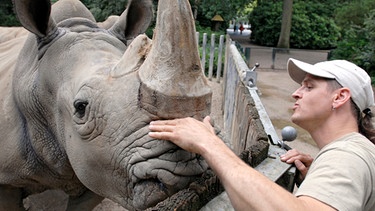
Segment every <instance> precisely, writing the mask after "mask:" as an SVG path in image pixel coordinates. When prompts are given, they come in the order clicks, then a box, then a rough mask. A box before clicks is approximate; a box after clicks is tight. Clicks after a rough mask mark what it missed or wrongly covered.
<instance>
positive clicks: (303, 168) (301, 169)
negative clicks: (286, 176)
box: [294, 160, 308, 177]
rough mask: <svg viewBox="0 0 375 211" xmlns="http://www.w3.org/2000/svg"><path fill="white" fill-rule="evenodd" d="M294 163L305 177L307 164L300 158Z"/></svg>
mask: <svg viewBox="0 0 375 211" xmlns="http://www.w3.org/2000/svg"><path fill="white" fill-rule="evenodd" d="M294 165H295V166H296V168H297V169H298V170H299V171H300V172H301V174H302V176H303V177H305V176H306V174H307V171H308V169H307V168H306V166H305V164H303V163H302V162H301V161H300V160H295V161H294Z"/></svg>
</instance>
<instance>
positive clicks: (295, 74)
mask: <svg viewBox="0 0 375 211" xmlns="http://www.w3.org/2000/svg"><path fill="white" fill-rule="evenodd" d="M287 68H288V73H289V76H290V77H291V78H292V79H293V80H294V81H295V82H297V83H298V84H301V83H302V81H303V79H304V78H305V76H306V74H307V73H309V74H311V75H314V76H318V77H322V78H329V79H334V78H335V76H333V75H332V74H330V73H329V72H327V71H325V70H322V69H320V68H318V67H316V66H314V65H311V64H309V63H306V62H302V61H299V60H297V59H293V58H290V59H289V60H288V64H287Z"/></svg>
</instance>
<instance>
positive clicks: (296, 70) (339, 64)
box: [287, 58, 374, 111]
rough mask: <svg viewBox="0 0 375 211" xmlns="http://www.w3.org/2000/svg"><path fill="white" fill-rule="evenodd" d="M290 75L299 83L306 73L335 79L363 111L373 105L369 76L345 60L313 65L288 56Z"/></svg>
mask: <svg viewBox="0 0 375 211" xmlns="http://www.w3.org/2000/svg"><path fill="white" fill-rule="evenodd" d="M287 68H288V73H289V75H290V77H291V78H292V79H293V80H294V81H295V82H297V83H298V84H301V83H302V81H303V79H304V78H305V76H306V74H307V73H309V74H311V75H314V76H318V77H322V78H328V79H335V80H336V81H337V82H338V83H339V84H340V85H341V86H343V87H347V88H349V90H350V93H351V97H352V99H353V101H354V103H355V104H356V105H357V106H358V107H359V109H361V111H364V110H365V109H366V108H369V107H371V106H374V92H373V90H372V86H371V78H370V76H369V75H368V74H367V73H366V71H364V70H363V69H362V68H360V67H358V66H357V65H355V64H353V63H351V62H348V61H346V60H332V61H325V62H319V63H316V64H314V65H311V64H308V63H306V62H302V61H299V60H296V59H292V58H290V59H289V60H288V64H287Z"/></svg>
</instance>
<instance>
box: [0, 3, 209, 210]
mask: <svg viewBox="0 0 375 211" xmlns="http://www.w3.org/2000/svg"><path fill="white" fill-rule="evenodd" d="M13 3H14V8H15V12H16V14H17V17H18V19H19V20H20V22H21V24H22V26H23V27H24V28H26V29H27V30H28V31H30V34H29V35H28V37H27V39H26V40H25V41H24V46H23V48H22V50H21V51H20V53H19V56H18V59H17V61H16V63H15V64H14V65H10V66H14V68H5V69H0V93H1V95H0V108H1V116H0V133H1V136H0V146H1V147H0V210H22V209H23V205H22V199H23V198H25V197H26V196H28V195H29V194H33V193H38V192H42V191H45V190H48V189H61V190H63V191H65V192H66V193H67V194H68V195H69V203H68V210H89V209H92V208H93V207H95V206H96V205H97V204H98V203H100V201H101V200H102V199H103V198H109V199H111V200H113V201H115V202H117V203H119V204H121V206H123V207H125V208H127V209H131V210H141V209H145V208H147V207H150V206H153V205H155V204H156V203H158V202H160V201H162V200H164V199H166V198H167V197H169V196H170V195H172V194H173V193H175V192H177V191H178V190H180V189H183V188H186V187H187V186H188V185H189V183H191V182H192V181H193V180H194V179H196V178H197V177H199V176H200V175H202V173H204V172H205V171H206V170H207V168H208V166H207V164H206V163H205V161H204V160H203V159H202V158H201V157H200V156H198V155H196V154H192V153H188V152H186V151H184V150H182V149H181V148H178V147H177V146H176V145H174V144H172V143H170V142H167V141H163V140H152V139H151V138H150V137H149V136H148V132H149V130H148V124H149V122H150V121H152V120H157V119H170V118H179V117H187V116H190V117H194V118H198V119H202V118H203V117H204V116H206V115H208V114H209V113H210V105H211V97H212V91H211V89H210V86H209V84H208V81H207V79H206V77H205V76H204V73H203V71H202V68H201V64H200V61H199V55H198V50H197V43H196V38H195V26H194V21H193V17H192V14H191V8H190V5H189V2H188V0H159V3H158V4H159V5H158V9H157V20H156V28H155V31H154V35H153V39H152V40H151V39H149V38H148V37H147V36H146V35H145V34H144V32H145V30H146V29H147V27H148V25H149V23H150V22H151V21H152V19H153V13H154V12H153V6H152V2H151V0H134V1H129V3H128V5H127V7H126V10H125V11H124V12H123V13H122V15H121V16H119V17H118V18H116V21H112V23H111V24H110V25H109V26H108V24H106V27H99V24H97V23H96V22H95V19H94V18H93V16H92V14H91V13H90V12H89V10H88V9H87V8H86V7H85V6H84V5H83V4H82V3H80V2H79V1H78V0H60V1H58V2H57V3H56V4H54V5H53V6H51V3H50V0H14V1H13ZM124 6H125V5H124ZM2 59H6V58H2ZM8 67H9V65H8Z"/></svg>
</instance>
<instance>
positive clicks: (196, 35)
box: [195, 32, 200, 56]
mask: <svg viewBox="0 0 375 211" xmlns="http://www.w3.org/2000/svg"><path fill="white" fill-rule="evenodd" d="M195 37H196V38H197V47H198V55H199V32H195ZM199 56H200V55H199Z"/></svg>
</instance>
